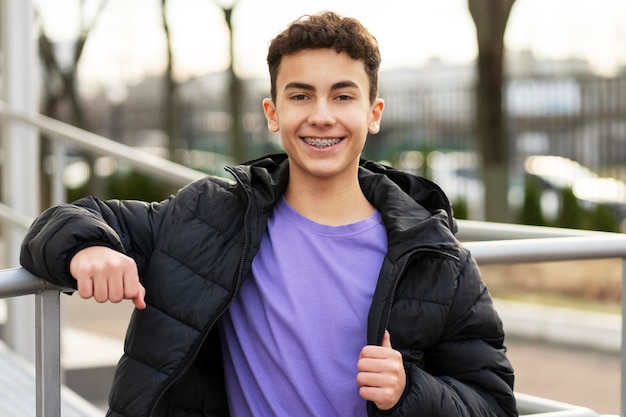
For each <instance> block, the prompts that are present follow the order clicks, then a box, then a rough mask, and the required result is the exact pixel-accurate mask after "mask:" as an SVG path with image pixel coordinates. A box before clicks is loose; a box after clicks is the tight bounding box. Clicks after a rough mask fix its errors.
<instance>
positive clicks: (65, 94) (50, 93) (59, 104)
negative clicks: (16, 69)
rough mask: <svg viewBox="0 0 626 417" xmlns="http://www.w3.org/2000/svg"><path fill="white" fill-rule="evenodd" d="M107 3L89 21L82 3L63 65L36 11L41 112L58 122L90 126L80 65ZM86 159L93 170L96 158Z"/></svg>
mask: <svg viewBox="0 0 626 417" xmlns="http://www.w3.org/2000/svg"><path fill="white" fill-rule="evenodd" d="M106 4H107V2H106V0H102V1H100V2H99V3H98V5H97V7H96V11H95V13H94V14H93V15H92V16H91V18H90V19H87V18H86V17H85V13H83V12H84V6H85V2H84V0H81V1H80V2H79V13H78V15H79V16H80V21H79V30H78V34H77V36H76V38H75V39H73V40H72V41H70V42H69V44H68V45H65V46H66V47H68V48H70V49H71V54H69V56H70V59H69V61H68V62H62V60H61V57H60V54H59V53H58V50H57V45H56V44H55V42H54V41H53V40H52V39H51V38H50V36H49V35H48V34H47V31H46V25H45V21H44V19H43V18H42V16H41V13H39V11H38V10H37V9H35V10H34V14H35V19H36V21H37V23H38V27H39V56H40V58H41V61H42V63H43V78H44V82H43V83H42V87H43V98H42V106H41V112H42V113H43V114H45V115H47V116H50V117H53V118H55V119H60V120H64V121H66V122H68V123H71V124H73V125H74V126H77V127H80V128H82V129H87V128H88V126H87V122H86V120H85V115H84V109H83V106H82V104H81V100H80V95H79V91H78V66H79V63H80V60H81V58H82V56H83V51H84V48H85V44H86V43H87V39H88V38H89V35H90V33H91V32H92V30H93V28H94V27H95V25H96V23H97V21H98V18H99V17H100V15H101V13H102V11H103V10H104V7H105V6H106ZM63 110H65V111H63ZM46 142H47V141H46V140H45V137H44V138H43V143H42V147H41V148H42V151H43V152H44V153H45V152H46V145H47V143H46ZM84 157H85V159H86V160H87V161H88V162H89V166H90V167H91V169H92V171H93V157H92V156H90V155H85V156H84ZM89 178H90V183H89V185H88V187H89V193H90V194H101V190H100V188H99V184H98V181H97V179H96V177H95V175H93V172H91V175H90V177H89ZM42 181H45V178H42ZM48 192H49V189H48V187H42V193H48ZM49 199H50V196H49V195H42V196H41V201H42V204H43V205H44V206H46V204H47V202H48V201H49Z"/></svg>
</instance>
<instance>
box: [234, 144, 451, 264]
mask: <svg viewBox="0 0 626 417" xmlns="http://www.w3.org/2000/svg"><path fill="white" fill-rule="evenodd" d="M232 169H233V170H234V171H236V172H238V174H239V176H240V179H242V180H243V181H244V182H245V184H244V185H247V186H250V187H251V190H252V192H253V193H254V196H255V205H256V209H257V210H258V212H259V214H263V213H269V212H271V210H272V209H273V208H274V206H275V205H276V204H277V203H278V201H280V198H281V197H282V195H283V194H284V192H285V190H286V188H287V183H288V181H289V160H288V158H287V155H285V154H275V155H268V156H264V157H262V158H259V159H255V160H252V161H249V162H247V163H245V164H242V165H239V166H236V167H233V168H232ZM359 183H360V184H361V189H362V190H363V193H364V194H365V196H366V198H367V199H368V200H369V201H370V203H372V205H373V206H374V207H376V209H377V210H378V211H380V213H381V214H382V217H383V221H384V223H385V226H386V227H387V232H388V240H389V254H390V256H391V257H392V258H396V257H400V256H402V254H405V253H407V252H408V251H409V250H410V249H412V248H414V247H415V245H416V242H419V244H420V245H423V246H429V247H435V248H440V249H444V248H448V247H452V246H456V244H455V239H454V233H456V231H457V226H456V222H455V221H454V218H453V215H452V208H451V206H450V202H449V200H448V198H447V197H446V195H445V193H444V192H443V191H442V190H441V188H439V186H437V185H436V184H435V183H433V182H432V181H430V180H428V179H426V178H422V177H418V176H415V175H412V174H409V173H406V172H404V171H400V170H397V169H394V168H391V167H388V166H385V165H382V164H379V163H376V162H371V161H366V160H361V161H360V166H359Z"/></svg>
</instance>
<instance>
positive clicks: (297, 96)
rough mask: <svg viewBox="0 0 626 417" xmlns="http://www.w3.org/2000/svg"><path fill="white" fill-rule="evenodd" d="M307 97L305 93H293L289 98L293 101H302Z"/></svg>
mask: <svg viewBox="0 0 626 417" xmlns="http://www.w3.org/2000/svg"><path fill="white" fill-rule="evenodd" d="M308 98H309V97H308V96H307V95H306V94H294V95H292V96H291V99H292V100H293V101H304V100H306V99H308Z"/></svg>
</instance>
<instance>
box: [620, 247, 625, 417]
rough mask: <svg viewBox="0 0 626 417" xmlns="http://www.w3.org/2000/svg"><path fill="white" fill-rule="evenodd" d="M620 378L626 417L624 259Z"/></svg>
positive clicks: (623, 410)
mask: <svg viewBox="0 0 626 417" xmlns="http://www.w3.org/2000/svg"><path fill="white" fill-rule="evenodd" d="M621 365H622V376H621V384H620V393H621V397H620V401H621V408H620V410H621V414H620V415H621V416H622V417H626V258H622V347H621Z"/></svg>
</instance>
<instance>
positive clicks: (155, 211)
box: [20, 197, 171, 288]
mask: <svg viewBox="0 0 626 417" xmlns="http://www.w3.org/2000/svg"><path fill="white" fill-rule="evenodd" d="M170 201H171V199H170V200H165V201H163V202H161V203H144V202H140V201H133V200H122V201H121V200H109V201H101V200H99V199H97V198H95V197H85V198H83V199H80V200H78V201H76V202H74V203H72V204H62V205H58V206H54V207H51V208H49V209H47V210H46V211H44V212H43V213H42V214H41V215H40V216H39V217H38V218H36V219H35V221H34V222H33V224H32V225H31V227H30V229H29V230H28V232H27V234H26V236H25V238H24V240H23V242H22V246H21V252H20V263H21V264H22V266H23V267H24V268H25V269H27V270H28V271H30V272H32V273H34V274H35V275H37V276H39V277H41V278H43V279H45V280H47V281H49V282H51V283H53V284H56V285H59V286H62V287H65V288H76V281H75V280H74V279H73V278H72V276H71V275H70V273H69V263H70V260H71V259H72V257H73V256H74V254H76V252H78V251H79V250H81V249H84V248H86V247H89V246H108V247H110V248H112V249H115V250H117V251H120V252H122V253H124V254H126V255H128V256H130V257H131V258H133V259H134V260H135V262H136V263H137V267H138V268H139V272H140V275H141V271H142V269H143V267H144V266H145V265H146V263H147V261H148V259H149V258H150V255H151V253H152V251H153V250H154V241H155V238H156V235H157V233H158V229H159V225H160V223H161V221H162V217H163V215H164V213H165V211H166V209H167V207H168V205H169V202H170Z"/></svg>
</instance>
